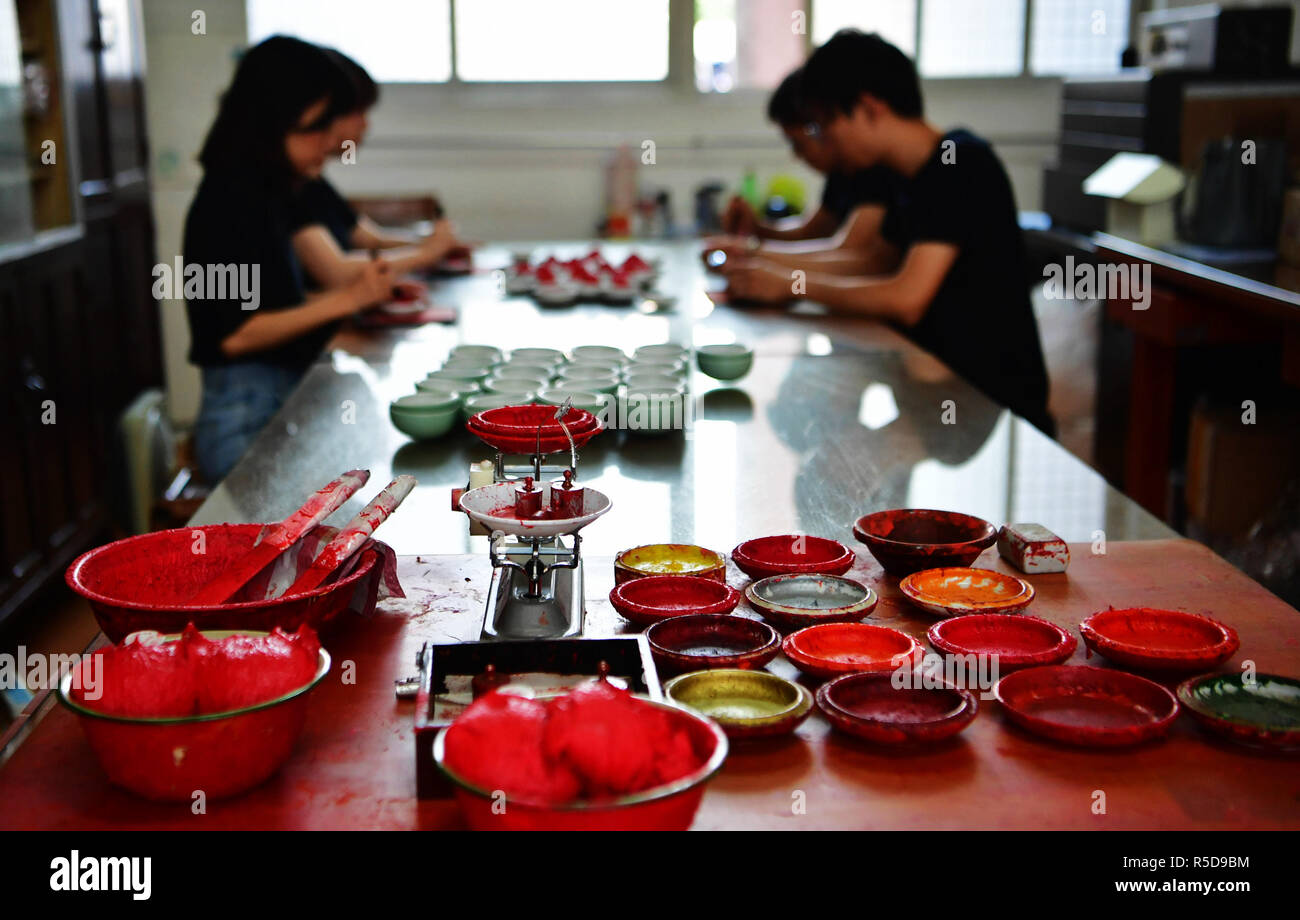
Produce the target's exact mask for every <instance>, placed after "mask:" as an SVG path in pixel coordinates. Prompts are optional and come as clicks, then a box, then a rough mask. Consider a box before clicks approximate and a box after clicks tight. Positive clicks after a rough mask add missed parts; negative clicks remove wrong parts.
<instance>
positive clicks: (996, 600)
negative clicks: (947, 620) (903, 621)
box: [898, 566, 1034, 617]
mask: <svg viewBox="0 0 1300 920" xmlns="http://www.w3.org/2000/svg"><path fill="white" fill-rule="evenodd" d="M898 588H899V590H900V591H902V592H903V594H905V595H906V596H907V599H908V600H909V601H911V602H912V603H913V604H915V605H916V606H918V607H920V608H921V609H922V610H924V611H925V612H926V613H929V614H932V615H934V616H937V617H953V616H961V615H962V614H966V613H1003V614H1006V613H1019V612H1020V611H1021V610H1024V609H1025V608H1026V607H1028V606H1029V605H1030V604H1031V603H1033V600H1034V586H1033V585H1031V584H1030V583H1029V582H1027V581H1025V580H1024V579H1021V578H1017V577H1016V576H1014V575H1006V574H1004V573H1002V572H995V571H993V570H992V569H972V568H969V567H967V566H957V567H951V568H943V569H924V570H922V571H920V572H913V573H912V574H911V575H908V576H907V577H906V578H904V579H903V580H902V581H900V582H899V583H898Z"/></svg>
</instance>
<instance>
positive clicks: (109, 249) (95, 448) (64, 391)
mask: <svg viewBox="0 0 1300 920" xmlns="http://www.w3.org/2000/svg"><path fill="white" fill-rule="evenodd" d="M50 2H52V3H54V10H55V12H56V14H57V15H56V21H57V23H58V30H59V33H60V34H59V46H60V49H61V54H62V61H61V67H60V78H61V82H60V92H61V93H62V95H63V99H64V100H65V104H66V105H67V108H68V113H69V115H68V122H69V125H70V126H71V128H72V131H71V134H72V136H73V137H75V139H76V154H77V156H76V158H75V163H74V167H73V168H74V171H75V175H74V182H73V185H72V194H73V198H74V203H75V211H76V212H77V213H78V214H79V215H80V220H79V221H78V222H76V223H74V224H72V225H70V226H68V227H66V228H63V229H61V230H57V231H49V232H47V233H46V235H45V236H44V237H43V238H42V237H38V238H37V239H36V240H35V241H34V244H33V245H32V246H31V247H30V249H29V250H28V251H26V252H25V254H22V255H21V256H20V257H18V258H10V259H9V260H8V261H0V375H2V376H3V394H4V403H3V413H0V517H2V520H0V561H2V563H3V568H2V569H0V624H2V623H3V621H4V620H5V619H7V618H8V617H10V616H12V615H13V614H14V612H15V611H17V610H18V609H20V608H21V607H22V605H23V604H24V603H25V602H27V601H28V600H29V599H30V598H31V597H32V596H33V595H34V594H36V593H37V592H38V591H40V589H41V588H43V587H44V586H46V585H48V584H49V583H51V582H52V581H55V580H58V579H60V578H62V574H63V569H64V567H65V566H66V565H67V564H68V562H70V561H71V560H72V559H73V558H74V557H75V556H76V555H77V554H78V553H80V552H82V551H84V550H85V549H87V548H89V547H90V546H92V545H94V544H95V543H96V542H98V541H100V540H102V539H103V538H104V537H105V536H107V535H108V533H109V531H110V529H111V526H112V520H113V510H114V505H115V498H114V496H115V495H117V494H118V490H119V489H120V481H121V471H120V469H119V468H118V464H119V463H120V459H119V458H120V455H121V450H120V446H119V445H118V444H117V434H116V433H117V427H116V426H117V419H118V417H119V416H120V414H121V412H122V410H123V409H124V408H125V407H126V406H127V405H128V404H129V403H130V401H131V400H132V399H133V398H134V397H135V396H136V395H137V394H138V393H139V392H140V391H141V390H143V389H145V388H147V387H152V386H159V385H161V382H162V367H161V350H160V344H159V329H158V314H157V305H156V303H155V302H154V300H153V299H152V295H151V293H150V282H151V269H152V266H153V262H154V241H153V220H152V212H151V208H150V203H149V187H148V182H147V173H146V171H145V169H144V167H145V164H146V163H147V147H146V145H145V124H144V116H143V105H142V96H141V86H142V77H143V68H142V65H141V64H140V62H139V61H138V55H135V54H131V55H123V54H122V53H121V49H122V46H121V45H120V44H117V43H119V42H123V41H128V40H131V41H137V42H138V36H137V34H136V33H134V32H132V33H131V34H129V35H124V34H123V33H122V32H121V31H120V29H121V28H123V27H128V28H131V29H134V27H135V24H136V23H137V22H138V16H137V15H136V14H137V11H136V9H135V3H136V0H112V2H109V0H105V7H106V8H107V7H109V6H111V7H112V13H113V15H114V17H115V18H116V21H117V26H116V27H115V28H116V29H117V30H118V31H116V32H115V36H114V42H113V43H110V44H108V45H105V43H104V42H102V41H101V36H100V28H101V22H103V19H102V17H101V10H100V9H99V7H98V6H97V4H96V3H93V2H87V0H50ZM29 12H30V11H29ZM104 12H107V10H105V11H104ZM131 47H133V48H136V47H138V45H132V46H131ZM110 55H113V58H112V59H111V60H109V59H108V58H109V56H110ZM123 61H129V62H130V63H131V66H130V68H129V69H127V70H124V69H123ZM110 84H111V86H110ZM0 258H2V256H0Z"/></svg>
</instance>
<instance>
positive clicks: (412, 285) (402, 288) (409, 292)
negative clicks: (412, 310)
mask: <svg viewBox="0 0 1300 920" xmlns="http://www.w3.org/2000/svg"><path fill="white" fill-rule="evenodd" d="M428 293H429V288H428V287H426V286H425V285H423V284H421V283H420V282H418V281H398V282H395V283H394V284H393V299H394V300H399V301H401V302H402V303H414V302H415V301H417V300H423V299H424V296H425V295H426V294H428Z"/></svg>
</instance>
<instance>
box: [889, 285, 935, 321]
mask: <svg viewBox="0 0 1300 920" xmlns="http://www.w3.org/2000/svg"><path fill="white" fill-rule="evenodd" d="M891 287H892V288H893V289H892V290H891V291H890V298H889V299H890V301H891V306H892V307H893V309H892V310H891V311H890V312H891V313H892V314H893V319H894V321H895V322H896V323H898V324H899V325H900V326H903V327H904V328H907V329H911V328H912V327H913V326H915V325H917V324H918V323H920V322H921V320H922V319H924V318H925V313H926V311H927V310H929V309H930V299H931V296H930V294H929V292H927V291H924V290H921V289H920V288H919V287H917V286H916V285H912V284H905V283H898V282H895V283H894V284H893V285H891Z"/></svg>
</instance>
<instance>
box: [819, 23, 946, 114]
mask: <svg viewBox="0 0 1300 920" xmlns="http://www.w3.org/2000/svg"><path fill="white" fill-rule="evenodd" d="M803 93H804V97H805V98H806V99H807V100H808V103H809V105H810V106H811V107H812V108H814V109H816V110H817V111H818V112H819V113H820V114H830V113H847V112H850V111H852V110H853V107H854V106H856V105H857V104H858V100H859V99H860V98H861V97H862V94H863V93H867V94H869V95H871V96H875V97H876V98H877V99H879V100H880V101H881V102H883V103H885V104H886V105H887V106H889V107H890V108H891V109H893V110H894V113H895V114H897V115H900V116H902V117H903V118H920V117H921V113H922V110H923V106H922V103H921V81H920V79H919V78H918V77H917V74H916V65H915V64H913V63H912V59H911V58H909V57H908V56H907V55H906V54H904V53H903V52H901V51H899V50H898V49H897V48H896V47H894V46H893V45H891V44H890V43H889V42H887V41H885V40H884V39H883V38H881V37H880V36H879V35H877V34H876V33H874V32H872V33H871V34H870V35H868V34H867V33H865V32H861V31H859V30H857V29H841V30H840V31H838V32H836V33H835V34H834V35H833V36H831V38H830V40H829V41H828V42H826V44H824V45H822V46H821V47H820V48H818V49H817V50H816V51H814V52H813V53H812V57H810V58H808V63H806V64H804V66H803Z"/></svg>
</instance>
